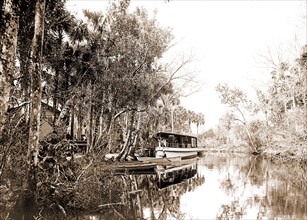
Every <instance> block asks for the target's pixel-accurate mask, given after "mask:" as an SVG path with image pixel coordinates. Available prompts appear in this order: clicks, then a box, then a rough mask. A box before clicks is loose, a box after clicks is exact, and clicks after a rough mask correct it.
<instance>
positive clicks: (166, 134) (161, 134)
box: [155, 131, 197, 138]
mask: <svg viewBox="0 0 307 220" xmlns="http://www.w3.org/2000/svg"><path fill="white" fill-rule="evenodd" d="M169 135H174V136H177V137H178V136H181V137H191V138H197V137H196V136H194V135H191V134H183V133H176V132H167V131H159V132H157V133H156V134H155V136H156V137H165V136H169Z"/></svg>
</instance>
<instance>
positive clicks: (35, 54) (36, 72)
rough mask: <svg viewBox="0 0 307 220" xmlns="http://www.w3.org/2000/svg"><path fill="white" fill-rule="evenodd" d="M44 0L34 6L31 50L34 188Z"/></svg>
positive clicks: (30, 182) (31, 184) (30, 162)
mask: <svg viewBox="0 0 307 220" xmlns="http://www.w3.org/2000/svg"><path fill="white" fill-rule="evenodd" d="M44 16H45V0H37V1H36V6H35V26H34V36H33V40H32V51H31V65H30V67H31V68H30V74H31V110H30V126H29V141H28V154H27V158H28V165H29V167H28V169H29V173H28V188H29V189H30V190H35V186H36V184H35V181H36V177H35V175H36V174H35V170H36V169H37V165H38V152H39V129H40V115H41V98H42V85H41V84H42V82H41V78H42V73H41V72H42V53H43V51H42V49H43V39H44Z"/></svg>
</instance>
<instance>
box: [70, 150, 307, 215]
mask: <svg viewBox="0 0 307 220" xmlns="http://www.w3.org/2000/svg"><path fill="white" fill-rule="evenodd" d="M128 179H129V180H131V181H132V182H133V181H134V182H135V184H134V188H133V192H130V193H128V194H129V195H130V196H129V198H130V199H129V201H128V203H129V202H130V206H129V208H128V209H129V210H130V212H129V210H128V211H127V209H125V208H116V207H115V206H113V207H112V209H113V212H104V213H105V214H102V213H103V212H102V213H101V214H97V215H82V216H78V217H77V216H75V217H74V219H91V220H94V219H120V218H122V219H128V218H129V219H184V220H185V219H200V220H204V219H218V220H222V219H248V220H253V219H259V220H260V219H279V220H283V219H284V220H288V219H295V220H296V219H307V181H306V167H302V166H299V165H296V164H281V163H279V162H272V161H268V160H266V159H261V158H259V157H254V156H247V155H243V154H241V155H236V154H217V153H214V154H206V155H205V156H204V158H202V159H201V160H199V161H198V165H197V174H195V175H194V176H193V177H192V178H188V179H185V180H183V181H179V183H177V184H172V185H169V186H167V187H164V188H159V187H157V184H156V181H157V179H156V178H155V177H153V176H152V175H137V176H133V177H129V178H128ZM130 185H133V184H130ZM130 190H132V189H131V188H130ZM128 194H127V195H128ZM132 194H133V196H132ZM131 210H134V211H133V213H134V214H133V215H132V214H131V213H132V212H131ZM125 212H126V213H130V214H127V215H125ZM106 213H108V214H106ZM110 213H112V214H110Z"/></svg>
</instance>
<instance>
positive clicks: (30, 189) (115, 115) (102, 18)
mask: <svg viewBox="0 0 307 220" xmlns="http://www.w3.org/2000/svg"><path fill="white" fill-rule="evenodd" d="M129 4H130V1H129V0H121V1H117V2H111V3H110V4H109V6H108V8H107V9H106V11H105V12H91V11H86V10H85V11H83V13H84V19H77V18H75V17H74V16H73V15H72V14H71V13H70V12H69V11H67V9H66V8H65V1H63V0H57V1H50V0H37V1H30V0H22V1H15V0H4V1H0V6H1V20H0V24H1V25H0V26H1V29H0V31H1V32H0V46H1V60H0V91H1V92H0V133H1V136H0V181H1V184H3V185H4V188H3V189H4V190H3V192H4V193H3V194H1V198H0V199H1V200H7V201H9V202H7V203H6V204H5V205H4V206H8V208H12V203H11V201H13V200H14V199H16V198H15V197H14V196H15V194H14V195H11V194H9V192H10V191H14V192H17V193H16V194H19V195H21V196H20V197H19V202H18V203H17V204H16V206H15V208H14V209H15V210H21V211H20V213H21V215H23V214H22V213H23V212H29V213H28V214H27V213H25V214H24V215H25V216H24V217H25V218H27V217H29V216H27V215H30V216H31V215H32V216H33V213H31V212H35V210H32V209H29V210H28V209H27V207H25V206H23V205H26V204H27V203H28V204H32V203H33V204H34V203H37V202H38V203H39V204H40V205H42V206H46V207H49V208H52V209H54V208H56V209H60V210H63V211H65V208H66V207H67V206H69V205H72V204H68V201H69V200H71V199H72V198H75V199H77V197H78V196H77V195H76V194H75V193H76V191H78V190H79V187H80V186H79V185H78V181H79V179H80V178H81V177H82V176H83V174H84V173H83V171H84V170H83V169H84V166H88V165H92V164H93V163H94V162H93V161H95V160H96V159H95V158H98V157H99V158H100V160H101V158H102V157H100V156H103V155H105V154H106V153H109V152H119V155H118V158H117V159H118V160H126V158H127V157H128V155H129V154H133V152H135V151H136V150H138V151H139V152H141V151H142V150H143V149H144V147H146V146H148V144H149V142H150V138H151V136H152V135H153V134H154V133H155V132H157V131H158V130H173V131H177V132H191V127H192V124H195V125H196V126H197V128H198V127H199V126H200V125H202V124H204V116H203V115H202V114H196V113H194V112H192V111H188V110H187V109H185V108H183V107H182V106H180V102H179V98H180V96H179V93H178V91H177V88H176V87H175V86H174V85H175V80H176V79H180V80H181V81H184V80H185V79H184V78H183V77H180V75H179V72H180V71H184V70H183V67H184V66H186V65H187V64H188V63H189V62H190V61H191V60H189V59H187V60H183V61H182V63H179V64H178V66H172V67H173V68H170V65H169V64H168V63H162V62H161V58H162V56H163V54H164V53H165V52H166V51H167V49H168V48H169V46H170V44H171V41H172V40H173V36H172V33H171V30H170V29H168V28H164V27H161V26H160V25H159V23H158V22H157V20H156V18H155V17H152V18H150V17H149V15H148V13H147V11H146V10H145V9H143V8H137V9H135V10H134V11H131V10H129ZM2 52H3V53H2ZM174 118H176V120H174ZM46 128H47V130H48V129H49V130H48V132H47V133H46V132H44V130H45V129H46ZM70 139H73V140H81V139H85V140H86V142H87V147H86V153H87V157H88V158H89V159H88V160H84V161H82V163H81V164H80V163H77V162H76V161H75V160H74V158H72V159H71V160H68V159H67V156H68V155H67V154H68V153H69V152H68V151H67V149H69V148H70V144H69V141H70ZM96 162H97V161H96ZM85 175H88V176H89V178H94V177H95V175H92V174H91V173H87V174H85ZM90 176H91V177H90ZM11 180H14V182H13V183H12V182H11ZM99 181H102V182H103V181H107V176H106V178H105V180H99ZM102 182H101V184H102ZM108 184H109V185H110V183H107V185H108ZM64 194H65V196H63V197H61V198H60V197H59V196H62V195H64ZM2 195H3V196H2ZM46 195H48V196H47V197H45V196H46ZM82 198H83V197H82ZM78 201H79V203H78V204H74V206H75V207H78V206H79V208H82V207H85V206H87V205H86V201H85V200H84V201H83V203H84V204H81V202H80V201H81V200H78ZM0 205H1V206H2V205H3V204H2V203H0ZM33 207H34V206H33ZM19 217H20V218H22V216H15V218H19Z"/></svg>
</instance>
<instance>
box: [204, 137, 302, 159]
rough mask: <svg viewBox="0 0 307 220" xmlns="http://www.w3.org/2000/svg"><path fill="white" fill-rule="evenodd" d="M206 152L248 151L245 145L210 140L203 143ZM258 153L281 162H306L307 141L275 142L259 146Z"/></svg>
mask: <svg viewBox="0 0 307 220" xmlns="http://www.w3.org/2000/svg"><path fill="white" fill-rule="evenodd" d="M205 149H206V152H212V153H246V154H249V153H250V150H249V149H250V148H249V147H248V146H247V145H240V146H234V145H231V144H220V143H218V142H215V143H213V142H211V143H210V144H206V145H205ZM259 150H260V155H262V156H264V157H265V158H267V159H275V160H278V161H281V162H295V163H299V164H307V143H305V142H303V141H302V142H295V143H293V142H290V141H289V142H287V141H283V142H276V143H274V144H271V145H268V146H263V147H260V148H259Z"/></svg>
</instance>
